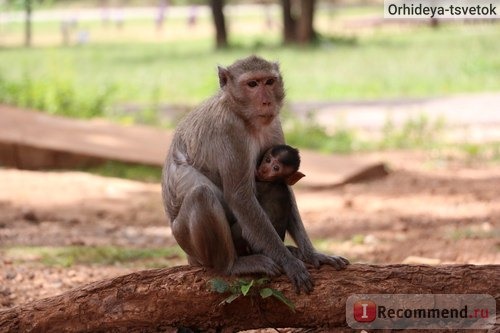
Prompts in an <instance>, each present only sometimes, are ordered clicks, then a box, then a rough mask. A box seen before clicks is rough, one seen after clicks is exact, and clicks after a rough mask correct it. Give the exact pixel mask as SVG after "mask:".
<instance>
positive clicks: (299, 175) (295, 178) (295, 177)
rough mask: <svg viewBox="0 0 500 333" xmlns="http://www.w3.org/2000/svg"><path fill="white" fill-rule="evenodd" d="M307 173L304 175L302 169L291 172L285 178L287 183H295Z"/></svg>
mask: <svg viewBox="0 0 500 333" xmlns="http://www.w3.org/2000/svg"><path fill="white" fill-rule="evenodd" d="M305 176H306V175H304V174H303V173H302V172H300V171H297V172H294V173H293V174H291V175H290V176H288V177H286V179H285V182H286V184H287V185H290V186H292V185H295V183H296V182H298V181H299V180H300V179H301V178H302V177H305Z"/></svg>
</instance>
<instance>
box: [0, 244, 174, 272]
mask: <svg viewBox="0 0 500 333" xmlns="http://www.w3.org/2000/svg"><path fill="white" fill-rule="evenodd" d="M0 250H1V251H0V253H1V252H3V253H2V254H3V255H4V256H5V257H9V258H12V259H13V260H16V261H24V260H26V258H33V257H35V258H38V260H39V261H40V262H42V263H43V264H44V265H47V266H62V267H71V266H73V265H78V264H97V265H117V264H120V265H123V264H127V263H133V262H136V261H141V260H147V261H149V262H148V266H149V267H155V266H165V265H166V264H168V263H167V262H166V259H165V258H168V257H172V256H175V257H180V256H183V254H182V251H181V250H180V249H179V248H178V247H172V248H161V249H147V248H140V249H135V248H122V247H116V246H96V247H90V246H66V247H11V248H6V249H0Z"/></svg>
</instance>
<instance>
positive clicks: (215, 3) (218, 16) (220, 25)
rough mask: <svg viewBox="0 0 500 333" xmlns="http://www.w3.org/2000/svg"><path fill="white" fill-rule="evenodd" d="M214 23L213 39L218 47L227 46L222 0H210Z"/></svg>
mask: <svg viewBox="0 0 500 333" xmlns="http://www.w3.org/2000/svg"><path fill="white" fill-rule="evenodd" d="M210 7H211V8H212V17H213V20H214V25H215V40H216V46H217V48H218V49H221V48H225V47H227V45H228V44H227V30H226V21H225V18H224V0H210Z"/></svg>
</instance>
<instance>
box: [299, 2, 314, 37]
mask: <svg viewBox="0 0 500 333" xmlns="http://www.w3.org/2000/svg"><path fill="white" fill-rule="evenodd" d="M315 6H316V0H301V1H300V17H299V21H298V25H297V42H298V43H299V44H310V43H312V42H313V41H314V40H315V39H316V32H315V31H314V10H315Z"/></svg>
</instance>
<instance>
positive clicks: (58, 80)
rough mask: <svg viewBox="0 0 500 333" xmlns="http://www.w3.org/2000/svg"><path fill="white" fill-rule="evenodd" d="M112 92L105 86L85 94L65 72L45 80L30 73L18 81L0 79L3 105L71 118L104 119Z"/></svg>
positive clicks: (25, 73)
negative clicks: (12, 105)
mask: <svg viewBox="0 0 500 333" xmlns="http://www.w3.org/2000/svg"><path fill="white" fill-rule="evenodd" d="M66 74H68V73H66ZM112 92H113V89H112V88H110V87H105V86H102V87H96V89H95V90H94V91H92V92H88V93H86V92H84V91H82V90H80V89H79V88H78V85H77V83H76V81H75V80H74V78H73V77H72V76H71V75H65V74H64V73H63V72H62V71H54V72H53V73H52V74H48V75H47V76H46V77H42V78H36V77H33V76H32V75H31V74H30V73H28V72H24V73H23V75H22V77H21V78H20V79H19V80H7V79H5V78H3V77H0V101H2V102H4V103H8V104H14V105H18V106H20V107H26V108H31V109H38V110H42V111H46V112H47V113H50V114H55V115H61V116H68V117H78V118H94V117H102V116H104V115H105V110H106V108H107V107H108V105H109V101H110V97H111V95H112Z"/></svg>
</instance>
